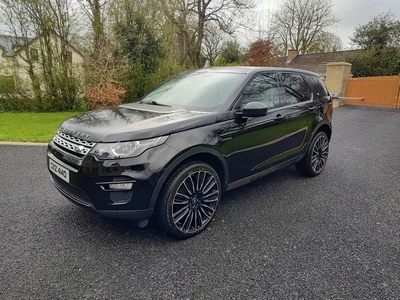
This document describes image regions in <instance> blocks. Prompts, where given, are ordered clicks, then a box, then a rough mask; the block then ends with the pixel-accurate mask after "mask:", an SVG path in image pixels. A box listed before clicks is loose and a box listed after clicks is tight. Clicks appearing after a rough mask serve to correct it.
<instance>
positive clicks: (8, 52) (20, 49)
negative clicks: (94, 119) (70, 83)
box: [0, 33, 84, 94]
mask: <svg viewBox="0 0 400 300" xmlns="http://www.w3.org/2000/svg"><path fill="white" fill-rule="evenodd" d="M47 42H48V45H50V46H51V55H52V57H51V62H52V68H48V70H51V71H52V72H53V71H54V72H56V71H57V70H58V69H59V67H60V65H61V63H62V62H63V61H66V62H67V63H68V64H70V67H69V69H70V72H69V75H71V76H76V77H78V76H80V74H81V72H82V65H83V62H84V56H83V54H82V53H81V52H80V51H79V50H77V49H76V48H75V47H74V46H72V45H71V44H70V43H69V42H66V41H64V40H62V38H61V37H60V36H59V35H57V34H55V33H53V34H51V36H50V38H48V39H47ZM44 45H45V43H44V35H39V36H37V37H35V38H27V37H15V36H8V35H0V94H2V93H9V92H10V90H16V89H17V88H18V90H20V89H21V88H25V89H26V88H27V89H28V90H29V89H31V86H32V81H33V75H34V76H36V77H35V78H39V80H40V76H42V75H43V73H44V72H43V67H44V63H45V62H49V61H50V60H49V57H44V56H46V55H48V53H49V51H48V49H46V48H45V47H44ZM61 49H64V50H61ZM62 51H64V52H62Z"/></svg>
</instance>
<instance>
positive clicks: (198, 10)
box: [160, 0, 254, 68]
mask: <svg viewBox="0 0 400 300" xmlns="http://www.w3.org/2000/svg"><path fill="white" fill-rule="evenodd" d="M160 2H161V8H162V9H163V11H164V14H165V16H166V17H167V19H168V20H169V21H170V22H171V23H172V24H173V25H174V27H175V28H176V33H177V35H178V37H179V51H180V54H181V57H182V59H183V60H184V61H185V62H186V64H187V65H188V67H192V68H200V67H202V65H203V61H204V59H203V58H202V51H201V50H202V47H203V41H204V38H205V36H206V34H207V31H206V26H207V25H208V24H210V23H213V24H215V25H216V26H218V27H219V28H220V30H221V31H223V32H226V33H228V34H233V33H234V32H235V31H236V30H237V29H238V28H239V27H240V26H241V25H243V24H244V23H246V19H245V18H244V16H247V15H249V11H250V10H251V9H252V8H253V7H254V2H253V0H192V1H186V0H162V1H160ZM189 64H190V65H189Z"/></svg>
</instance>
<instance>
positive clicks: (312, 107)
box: [308, 106, 317, 111]
mask: <svg viewBox="0 0 400 300" xmlns="http://www.w3.org/2000/svg"><path fill="white" fill-rule="evenodd" d="M316 108H317V107H316V106H310V107H309V108H308V111H314V110H315V109H316Z"/></svg>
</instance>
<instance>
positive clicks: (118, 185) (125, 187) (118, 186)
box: [109, 183, 133, 190]
mask: <svg viewBox="0 0 400 300" xmlns="http://www.w3.org/2000/svg"><path fill="white" fill-rule="evenodd" d="M132 185H133V183H110V184H109V187H110V189H114V190H130V189H132Z"/></svg>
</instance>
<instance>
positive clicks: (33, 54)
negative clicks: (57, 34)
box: [30, 48, 39, 61]
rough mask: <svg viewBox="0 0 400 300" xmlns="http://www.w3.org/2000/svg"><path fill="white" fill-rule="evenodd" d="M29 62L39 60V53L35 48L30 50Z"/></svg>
mask: <svg viewBox="0 0 400 300" xmlns="http://www.w3.org/2000/svg"><path fill="white" fill-rule="evenodd" d="M30 54H31V60H33V61H37V60H38V59H39V51H38V49H36V48H31V49H30Z"/></svg>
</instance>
